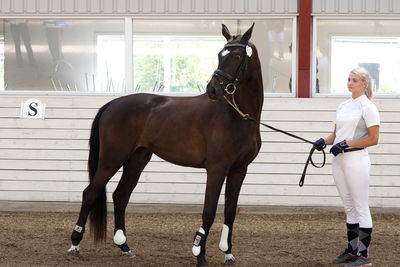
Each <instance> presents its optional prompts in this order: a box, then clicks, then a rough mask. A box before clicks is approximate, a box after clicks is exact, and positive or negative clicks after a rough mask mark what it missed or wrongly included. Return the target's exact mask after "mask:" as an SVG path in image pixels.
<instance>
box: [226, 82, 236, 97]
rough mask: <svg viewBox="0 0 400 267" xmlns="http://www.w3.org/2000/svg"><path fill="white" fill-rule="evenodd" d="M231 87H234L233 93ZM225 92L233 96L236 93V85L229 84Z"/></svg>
mask: <svg viewBox="0 0 400 267" xmlns="http://www.w3.org/2000/svg"><path fill="white" fill-rule="evenodd" d="M229 87H232V91H229ZM225 92H227V93H228V94H230V95H233V94H234V93H235V92H236V84H234V83H228V84H227V85H226V87H225Z"/></svg>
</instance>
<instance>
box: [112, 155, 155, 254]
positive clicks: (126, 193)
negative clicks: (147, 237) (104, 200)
mask: <svg viewBox="0 0 400 267" xmlns="http://www.w3.org/2000/svg"><path fill="white" fill-rule="evenodd" d="M151 156H152V153H151V152H149V151H147V150H145V149H142V148H139V149H138V150H136V151H135V152H134V153H133V155H132V157H131V158H130V159H129V160H128V161H127V162H126V163H125V164H124V167H123V173H122V177H121V180H120V182H119V183H118V186H117V188H116V189H115V191H114V193H113V201H114V220H115V227H114V243H115V244H116V245H117V246H118V247H119V248H120V249H121V250H122V254H123V255H132V254H133V253H132V251H131V250H130V248H129V246H128V244H127V242H126V228H125V209H126V206H127V205H128V202H129V198H130V196H131V194H132V191H133V189H134V188H135V187H136V185H137V182H138V180H139V177H140V174H141V173H142V171H143V169H144V167H145V166H146V165H147V163H148V162H149V161H150V159H151Z"/></svg>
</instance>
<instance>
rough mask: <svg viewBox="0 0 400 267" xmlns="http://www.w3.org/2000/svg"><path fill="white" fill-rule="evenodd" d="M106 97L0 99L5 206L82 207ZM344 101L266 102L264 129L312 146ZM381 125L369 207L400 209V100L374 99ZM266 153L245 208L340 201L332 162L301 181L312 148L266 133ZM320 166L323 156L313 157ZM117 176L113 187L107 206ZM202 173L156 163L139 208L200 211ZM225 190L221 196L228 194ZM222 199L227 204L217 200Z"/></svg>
mask: <svg viewBox="0 0 400 267" xmlns="http://www.w3.org/2000/svg"><path fill="white" fill-rule="evenodd" d="M29 98H37V99H40V100H41V101H42V102H43V103H45V104H46V119H45V120H36V119H21V118H19V113H20V105H21V102H23V101H24V100H27V99H29ZM110 99H112V97H106V96H23V95H2V96H1V97H0V200H16V201H80V200H81V194H82V190H83V189H84V188H85V187H86V186H87V180H88V178H87V172H86V165H87V156H88V141H87V139H88V137H89V130H90V126H91V122H92V119H93V117H94V116H95V114H96V112H97V109H98V108H99V107H100V106H101V105H103V104H104V103H106V102H107V101H109V100H110ZM342 100H343V99H332V98H326V99H321V98H316V99H296V98H266V99H265V104H264V111H263V114H262V120H263V122H266V123H269V124H271V125H273V126H275V127H277V128H281V129H284V130H287V131H290V132H292V133H294V134H297V135H300V136H302V137H304V138H307V139H309V140H316V139H317V138H319V137H321V136H326V135H327V134H328V133H329V132H330V131H331V130H332V127H333V125H332V120H333V116H334V110H335V109H336V106H337V104H338V103H339V102H340V101H342ZM374 102H375V103H376V105H377V106H378V108H379V110H380V113H381V119H382V126H381V136H380V143H379V145H377V146H375V147H372V148H370V149H369V151H370V154H371V158H372V162H373V166H372V170H371V174H372V175H371V193H370V195H371V204H372V206H377V207H382V206H384V207H386V206H387V207H400V179H399V178H400V152H399V151H400V138H399V133H400V116H399V114H400V106H399V105H398V104H397V103H398V100H397V99H375V100H374ZM262 140H263V146H262V148H261V153H260V154H259V156H258V157H257V158H256V160H255V162H254V163H253V164H251V165H250V167H249V173H248V175H247V177H246V180H245V184H244V186H243V189H242V192H241V196H240V199H239V201H240V203H241V204H248V205H300V206H302V205H328V206H339V205H340V200H339V198H338V196H337V191H336V188H335V186H334V183H333V179H332V177H331V175H330V172H331V170H330V167H331V166H330V162H331V160H330V156H329V155H328V162H327V166H326V167H324V168H322V169H315V168H313V167H311V166H310V167H309V169H308V175H307V177H306V181H305V186H304V187H303V188H300V187H299V186H298V180H299V178H300V175H301V172H302V170H303V166H304V162H305V160H306V158H307V155H308V151H309V150H310V145H309V144H305V143H301V142H298V141H297V140H296V139H293V138H291V137H288V136H285V135H283V134H280V133H276V132H272V131H270V130H268V129H266V128H262ZM315 161H317V162H320V161H321V155H320V154H317V155H315ZM119 177H120V172H119V173H117V174H116V175H115V177H114V178H113V179H112V180H111V182H110V183H109V184H108V187H107V189H108V192H109V200H111V195H110V194H111V193H112V192H113V190H114V189H115V187H116V185H117V182H118V179H119ZM205 179H206V176H205V172H204V170H202V169H196V168H185V167H180V166H176V165H173V164H170V163H167V162H165V161H163V160H161V159H160V158H158V157H156V156H153V158H152V161H151V162H150V163H149V164H148V166H147V167H146V169H145V171H144V173H143V175H142V177H141V180H140V182H139V184H138V186H137V188H136V189H135V191H134V193H133V195H132V198H131V202H134V203H184V204H202V203H203V198H204V191H205ZM223 193H224V192H223V191H222V195H223ZM220 200H223V197H221V198H220Z"/></svg>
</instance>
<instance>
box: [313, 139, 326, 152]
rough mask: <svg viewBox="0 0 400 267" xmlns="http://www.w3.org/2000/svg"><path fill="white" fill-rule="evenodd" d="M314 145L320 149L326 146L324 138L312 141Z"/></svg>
mask: <svg viewBox="0 0 400 267" xmlns="http://www.w3.org/2000/svg"><path fill="white" fill-rule="evenodd" d="M314 147H315V149H316V150H318V151H321V150H322V149H324V148H325V147H326V144H325V140H324V138H320V139H318V140H317V141H315V142H314Z"/></svg>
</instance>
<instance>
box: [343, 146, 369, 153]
mask: <svg viewBox="0 0 400 267" xmlns="http://www.w3.org/2000/svg"><path fill="white" fill-rule="evenodd" d="M363 149H364V148H363V147H355V148H345V149H344V150H343V153H347V152H353V151H358V150H363Z"/></svg>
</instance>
